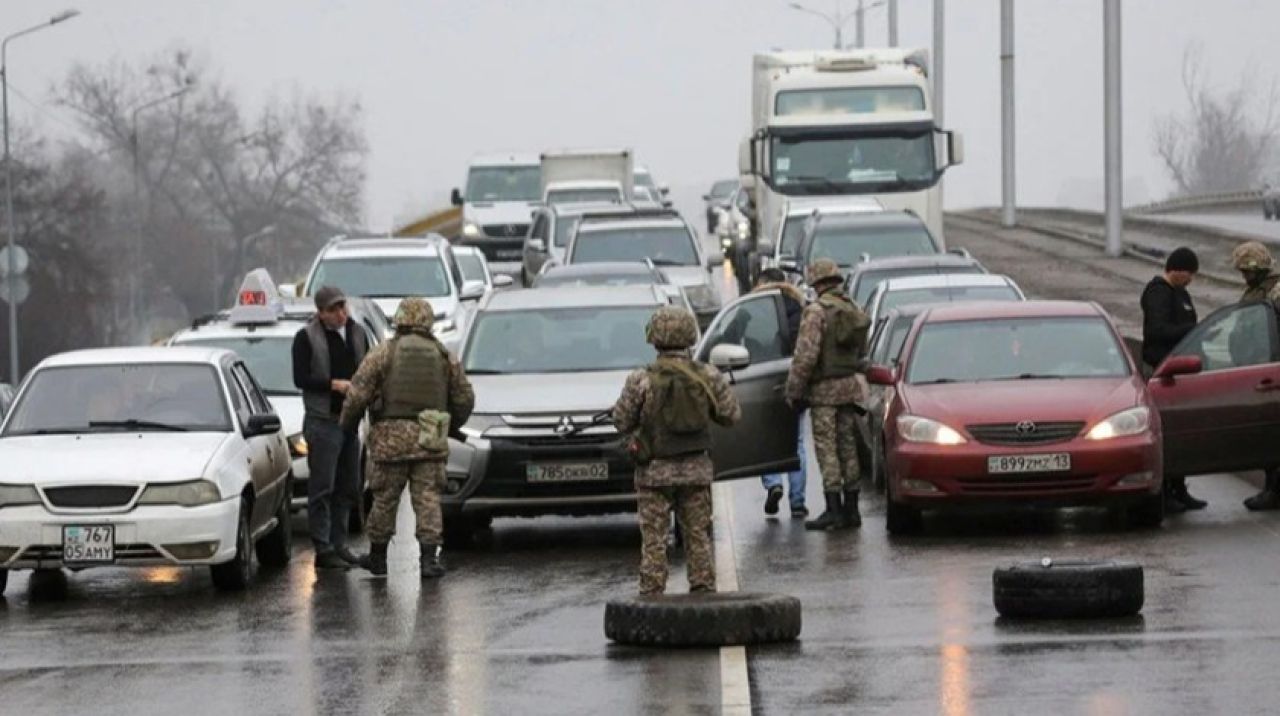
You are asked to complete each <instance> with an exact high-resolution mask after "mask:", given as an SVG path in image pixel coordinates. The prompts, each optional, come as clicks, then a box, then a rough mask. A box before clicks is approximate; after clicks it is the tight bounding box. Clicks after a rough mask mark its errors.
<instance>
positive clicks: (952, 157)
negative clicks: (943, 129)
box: [947, 130, 964, 167]
mask: <svg viewBox="0 0 1280 716" xmlns="http://www.w3.org/2000/svg"><path fill="white" fill-rule="evenodd" d="M947 139H948V141H947V159H948V160H949V161H950V166H953V167H954V166H958V165H960V164H964V135H962V134H960V133H959V132H956V131H954V130H953V131H950V132H947Z"/></svg>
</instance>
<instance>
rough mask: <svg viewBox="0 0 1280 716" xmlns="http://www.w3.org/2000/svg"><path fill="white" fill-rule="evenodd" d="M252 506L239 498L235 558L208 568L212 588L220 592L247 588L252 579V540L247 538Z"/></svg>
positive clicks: (244, 499) (247, 501) (246, 500)
mask: <svg viewBox="0 0 1280 716" xmlns="http://www.w3.org/2000/svg"><path fill="white" fill-rule="evenodd" d="M252 509H253V506H252V504H251V503H250V502H249V500H248V499H246V498H245V497H244V496H241V498H240V520H239V523H238V524H237V526H236V556H235V557H232V558H231V561H230V562H224V563H223V564H215V565H212V566H210V567H209V574H210V576H212V577H213V586H214V587H216V588H217V589H218V590H219V591H222V592H239V591H243V590H244V588H245V587H248V586H249V581H250V580H251V579H252V577H253V539H252V538H251V537H250V536H249V515H250V513H251V512H252Z"/></svg>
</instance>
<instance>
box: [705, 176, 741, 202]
mask: <svg viewBox="0 0 1280 716" xmlns="http://www.w3.org/2000/svg"><path fill="white" fill-rule="evenodd" d="M737 188H738V180H737V179H725V180H723V181H718V182H716V183H715V184H712V185H711V191H710V193H709V195H710V196H711V198H712V199H728V198H729V195H730V194H732V193H733V190H734V189H737Z"/></svg>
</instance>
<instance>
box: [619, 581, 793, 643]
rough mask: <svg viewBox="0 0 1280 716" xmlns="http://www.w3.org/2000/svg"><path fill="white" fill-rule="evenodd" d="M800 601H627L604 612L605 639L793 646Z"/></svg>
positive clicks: (720, 597)
mask: <svg viewBox="0 0 1280 716" xmlns="http://www.w3.org/2000/svg"><path fill="white" fill-rule="evenodd" d="M800 613H801V609H800V600H799V599H796V598H795V597H790V596H787V595H783V594H752V593H749V592H713V593H708V594H676V595H672V596H663V597H628V598H625V599H614V600H611V601H609V603H608V604H606V605H605V608H604V635H605V636H606V637H608V638H609V639H611V640H613V641H616V642H618V643H620V644H633V645H636V646H664V647H670V646H737V645H750V644H771V643H775V642H783V641H794V640H795V639H796V638H797V637H798V636H800V626H801V618H800Z"/></svg>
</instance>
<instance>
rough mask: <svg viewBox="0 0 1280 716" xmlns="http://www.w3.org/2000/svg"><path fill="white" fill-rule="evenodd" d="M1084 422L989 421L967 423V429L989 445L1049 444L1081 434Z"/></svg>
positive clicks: (1064, 440) (977, 438)
mask: <svg viewBox="0 0 1280 716" xmlns="http://www.w3.org/2000/svg"><path fill="white" fill-rule="evenodd" d="M1083 429H1084V423H1082V422H1055V423H1035V422H1031V421H1029V420H1028V421H1024V422H1021V423H988V424H985V425H966V426H965V430H968V431H969V434H970V435H972V436H973V437H974V439H975V440H977V441H978V442H980V443H985V444H987V445H1047V444H1049V443H1060V442H1066V441H1067V440H1070V439H1072V438H1074V437H1075V436H1077V435H1079V434H1080V431H1081V430H1083Z"/></svg>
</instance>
